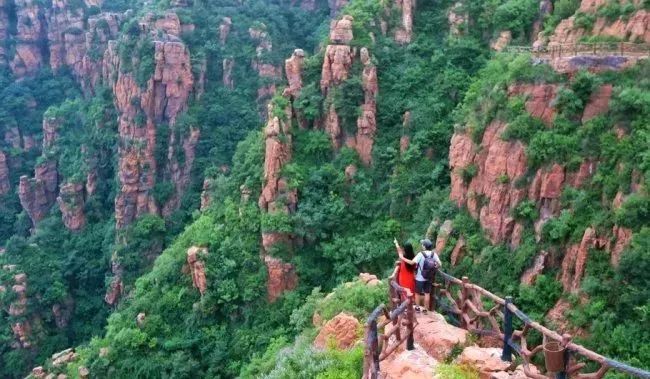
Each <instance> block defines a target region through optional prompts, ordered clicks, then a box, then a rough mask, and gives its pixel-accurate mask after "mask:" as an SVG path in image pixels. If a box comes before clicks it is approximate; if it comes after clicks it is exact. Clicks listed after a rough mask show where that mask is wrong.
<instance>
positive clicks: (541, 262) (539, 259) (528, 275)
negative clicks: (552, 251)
mask: <svg viewBox="0 0 650 379" xmlns="http://www.w3.org/2000/svg"><path fill="white" fill-rule="evenodd" d="M547 256H548V252H546V251H542V252H541V253H539V254H538V255H537V256H536V257H535V261H534V263H533V266H531V267H529V268H528V269H526V271H524V273H523V275H522V276H521V284H525V285H527V286H532V285H533V284H535V280H536V279H537V277H538V276H539V275H540V274H541V273H542V272H543V271H544V267H545V265H546V257H547Z"/></svg>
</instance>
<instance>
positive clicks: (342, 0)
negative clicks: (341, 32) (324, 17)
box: [327, 0, 348, 18]
mask: <svg viewBox="0 0 650 379" xmlns="http://www.w3.org/2000/svg"><path fill="white" fill-rule="evenodd" d="M327 4H328V5H329V8H330V17H332V18H333V17H335V16H336V15H337V14H338V13H339V11H340V10H341V9H342V8H343V7H344V6H346V5H348V0H327Z"/></svg>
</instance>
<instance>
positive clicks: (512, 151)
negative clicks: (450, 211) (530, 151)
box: [449, 121, 526, 243]
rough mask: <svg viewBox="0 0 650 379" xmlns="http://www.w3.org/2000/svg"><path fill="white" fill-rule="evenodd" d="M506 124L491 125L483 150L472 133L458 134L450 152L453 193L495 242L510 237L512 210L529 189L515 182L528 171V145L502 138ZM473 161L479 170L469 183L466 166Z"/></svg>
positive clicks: (484, 139)
mask: <svg viewBox="0 0 650 379" xmlns="http://www.w3.org/2000/svg"><path fill="white" fill-rule="evenodd" d="M505 127H506V125H505V124H503V123H501V122H499V121H495V122H493V123H491V124H490V125H488V127H487V129H486V130H485V132H484V134H483V139H482V141H481V146H484V147H485V149H484V150H482V151H481V152H480V153H479V154H475V153H474V150H475V148H474V144H473V142H472V141H471V139H470V137H469V136H467V135H465V136H463V135H459V134H456V135H454V137H453V138H452V141H451V147H450V153H449V157H450V159H449V164H450V168H451V169H452V191H451V196H450V197H451V199H452V200H453V201H455V202H456V203H457V204H459V205H467V208H468V210H469V212H470V213H471V214H472V215H473V216H474V217H476V218H478V219H479V221H480V222H481V226H482V227H483V229H485V231H486V233H487V235H488V236H489V237H490V240H491V241H492V242H493V243H497V242H501V241H504V240H506V239H508V238H510V236H511V234H512V230H513V228H514V224H515V222H514V218H512V216H511V215H510V210H511V209H512V208H514V207H515V206H516V205H517V204H518V203H519V202H520V201H521V200H523V199H524V196H525V193H526V192H525V189H521V188H518V187H517V186H515V184H514V183H515V181H517V180H518V179H519V178H521V177H522V176H523V175H524V174H525V173H526V155H525V148H524V145H523V144H522V143H521V142H519V141H504V140H502V139H501V138H500V135H501V133H502V132H503V130H505ZM470 164H474V165H476V167H477V174H476V176H475V177H474V178H472V180H471V181H470V183H469V185H467V184H466V183H465V182H464V180H463V177H462V170H463V169H464V168H466V167H467V166H469V165H470ZM469 194H471V196H469ZM480 196H485V199H486V200H487V204H482V203H481V202H479V201H478V198H479V197H480Z"/></svg>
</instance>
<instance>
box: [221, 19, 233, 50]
mask: <svg viewBox="0 0 650 379" xmlns="http://www.w3.org/2000/svg"><path fill="white" fill-rule="evenodd" d="M231 27H232V19H231V18H230V17H224V18H222V19H221V24H219V42H220V43H221V45H225V44H226V41H227V40H228V35H229V34H230V28H231Z"/></svg>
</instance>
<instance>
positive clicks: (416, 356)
mask: <svg viewBox="0 0 650 379" xmlns="http://www.w3.org/2000/svg"><path fill="white" fill-rule="evenodd" d="M437 364H438V362H437V361H436V360H435V359H434V358H432V357H431V356H429V355H428V354H427V353H425V352H424V351H422V350H420V349H415V350H411V351H408V350H404V351H396V352H395V353H393V354H391V355H389V356H388V357H387V358H386V360H384V361H382V362H381V366H380V368H381V373H382V376H381V377H382V378H384V379H402V378H408V379H431V377H432V373H433V372H434V370H435V368H436V366H437Z"/></svg>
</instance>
